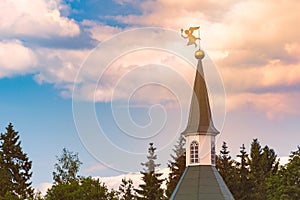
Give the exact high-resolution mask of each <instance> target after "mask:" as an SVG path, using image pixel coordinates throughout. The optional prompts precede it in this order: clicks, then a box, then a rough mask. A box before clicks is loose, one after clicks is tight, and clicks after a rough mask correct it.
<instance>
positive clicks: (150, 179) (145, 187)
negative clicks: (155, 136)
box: [135, 143, 164, 200]
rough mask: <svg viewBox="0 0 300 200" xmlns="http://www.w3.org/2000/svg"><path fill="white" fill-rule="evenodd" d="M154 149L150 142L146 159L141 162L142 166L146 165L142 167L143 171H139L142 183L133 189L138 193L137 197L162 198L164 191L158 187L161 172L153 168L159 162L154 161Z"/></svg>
mask: <svg viewBox="0 0 300 200" xmlns="http://www.w3.org/2000/svg"><path fill="white" fill-rule="evenodd" d="M155 150H156V148H155V147H153V143H150V147H149V149H148V152H149V156H147V158H148V161H147V162H145V163H142V165H143V166H146V167H147V168H146V169H144V172H141V174H142V175H143V177H142V180H143V182H144V184H140V185H139V187H140V189H135V191H136V192H137V194H138V197H137V199H141V200H142V199H143V200H144V199H145V200H161V199H163V198H164V195H163V193H164V192H163V190H162V189H161V188H160V187H161V184H162V182H163V180H161V179H159V177H160V176H161V175H162V174H161V173H157V172H155V168H156V167H158V166H159V164H156V163H155V160H156V159H157V156H156V155H155Z"/></svg>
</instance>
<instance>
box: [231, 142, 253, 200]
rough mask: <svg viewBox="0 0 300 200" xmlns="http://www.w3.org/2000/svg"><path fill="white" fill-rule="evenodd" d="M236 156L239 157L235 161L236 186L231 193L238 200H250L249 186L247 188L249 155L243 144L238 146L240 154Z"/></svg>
mask: <svg viewBox="0 0 300 200" xmlns="http://www.w3.org/2000/svg"><path fill="white" fill-rule="evenodd" d="M237 157H239V158H240V162H237V176H238V177H237V183H236V185H237V187H236V189H235V190H234V191H233V195H234V197H235V198H236V199H239V200H246V199H249V200H250V197H249V194H250V192H251V191H250V189H251V188H249V167H248V165H249V157H248V153H247V152H246V148H245V145H244V144H243V145H242V146H241V147H240V154H239V155H237Z"/></svg>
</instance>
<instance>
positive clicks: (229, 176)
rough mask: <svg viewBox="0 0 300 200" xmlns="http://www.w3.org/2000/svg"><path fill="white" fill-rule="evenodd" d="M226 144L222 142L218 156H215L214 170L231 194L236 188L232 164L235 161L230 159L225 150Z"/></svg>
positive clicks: (235, 171)
mask: <svg viewBox="0 0 300 200" xmlns="http://www.w3.org/2000/svg"><path fill="white" fill-rule="evenodd" d="M227 149H228V146H227V144H226V142H223V145H222V150H221V151H220V155H219V156H217V157H216V158H217V162H216V168H217V169H218V171H219V173H220V175H221V176H222V178H223V180H224V182H225V183H226V185H227V187H228V189H229V190H230V191H231V192H232V193H233V191H235V188H236V182H237V169H236V168H235V166H234V164H235V161H234V160H232V159H231V156H230V154H229V153H230V152H229V151H228V150H227Z"/></svg>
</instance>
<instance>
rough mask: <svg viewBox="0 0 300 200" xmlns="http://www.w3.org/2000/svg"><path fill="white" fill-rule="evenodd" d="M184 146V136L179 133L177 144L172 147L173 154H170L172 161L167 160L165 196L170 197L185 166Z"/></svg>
mask: <svg viewBox="0 0 300 200" xmlns="http://www.w3.org/2000/svg"><path fill="white" fill-rule="evenodd" d="M184 146H185V138H184V136H183V135H180V137H179V139H178V141H177V144H176V145H175V149H173V152H174V153H175V155H171V157H172V160H173V161H169V164H168V167H169V169H170V173H169V177H168V181H167V190H166V196H167V198H170V197H171V195H172V193H173V191H174V189H175V188H176V185H177V183H178V182H179V180H180V177H181V175H182V174H183V172H184V170H185V167H186V166H185V163H186V161H185V159H186V155H185V147H184Z"/></svg>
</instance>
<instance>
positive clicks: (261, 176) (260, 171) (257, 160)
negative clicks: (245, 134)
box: [249, 139, 279, 200]
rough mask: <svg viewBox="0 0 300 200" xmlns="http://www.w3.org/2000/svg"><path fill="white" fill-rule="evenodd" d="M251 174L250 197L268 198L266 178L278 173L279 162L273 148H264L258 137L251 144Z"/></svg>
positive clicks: (259, 199) (258, 199)
mask: <svg viewBox="0 0 300 200" xmlns="http://www.w3.org/2000/svg"><path fill="white" fill-rule="evenodd" d="M250 157H251V159H250V165H249V167H250V174H249V181H250V184H251V185H249V186H251V193H250V195H249V196H250V199H257V200H264V199H267V195H266V192H265V191H266V190H267V185H266V181H265V179H267V178H269V177H270V176H271V175H273V174H274V173H276V171H277V168H278V165H279V163H278V162H276V158H277V156H276V154H275V152H274V150H273V149H269V147H268V146H265V147H264V148H263V149H262V148H261V146H260V143H259V142H258V140H257V139H254V140H253V142H252V144H251V152H250Z"/></svg>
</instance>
